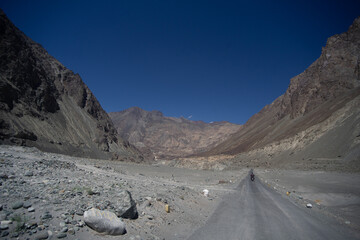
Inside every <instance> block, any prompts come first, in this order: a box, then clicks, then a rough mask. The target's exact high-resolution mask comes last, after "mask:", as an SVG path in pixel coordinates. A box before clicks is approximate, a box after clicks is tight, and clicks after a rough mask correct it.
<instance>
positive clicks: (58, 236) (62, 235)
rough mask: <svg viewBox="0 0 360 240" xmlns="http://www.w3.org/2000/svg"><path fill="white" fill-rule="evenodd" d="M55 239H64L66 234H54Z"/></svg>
mask: <svg viewBox="0 0 360 240" xmlns="http://www.w3.org/2000/svg"><path fill="white" fill-rule="evenodd" d="M56 237H57V238H66V237H67V235H66V233H63V232H61V233H58V234H56Z"/></svg>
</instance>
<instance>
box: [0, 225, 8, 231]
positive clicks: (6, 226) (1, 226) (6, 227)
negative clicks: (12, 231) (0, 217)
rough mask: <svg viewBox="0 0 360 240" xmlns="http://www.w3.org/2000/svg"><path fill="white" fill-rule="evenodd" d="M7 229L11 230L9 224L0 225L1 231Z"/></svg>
mask: <svg viewBox="0 0 360 240" xmlns="http://www.w3.org/2000/svg"><path fill="white" fill-rule="evenodd" d="M6 229H9V225H8V224H1V225H0V230H1V231H2V230H6Z"/></svg>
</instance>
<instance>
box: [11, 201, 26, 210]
mask: <svg viewBox="0 0 360 240" xmlns="http://www.w3.org/2000/svg"><path fill="white" fill-rule="evenodd" d="M23 205H24V202H22V201H18V202H15V203H14V204H13V205H12V209H19V208H21V207H22V206H23Z"/></svg>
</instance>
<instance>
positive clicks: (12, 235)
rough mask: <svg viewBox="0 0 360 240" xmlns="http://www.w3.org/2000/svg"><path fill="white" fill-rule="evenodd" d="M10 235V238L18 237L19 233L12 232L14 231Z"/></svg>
mask: <svg viewBox="0 0 360 240" xmlns="http://www.w3.org/2000/svg"><path fill="white" fill-rule="evenodd" d="M11 237H12V238H17V237H19V233H17V232H14V233H12V234H11Z"/></svg>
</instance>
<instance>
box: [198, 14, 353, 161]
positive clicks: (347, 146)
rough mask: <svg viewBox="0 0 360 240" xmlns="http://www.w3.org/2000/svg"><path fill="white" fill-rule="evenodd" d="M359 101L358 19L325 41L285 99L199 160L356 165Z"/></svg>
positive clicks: (283, 96)
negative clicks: (279, 158) (320, 160)
mask: <svg viewBox="0 0 360 240" xmlns="http://www.w3.org/2000/svg"><path fill="white" fill-rule="evenodd" d="M359 95H360V18H357V19H356V20H355V21H354V23H353V24H352V26H351V27H350V28H349V30H348V31H347V32H345V33H342V34H339V35H335V36H332V37H330V38H329V39H328V41H327V44H326V46H325V47H323V49H322V53H321V56H320V57H319V58H318V59H317V60H316V61H315V62H314V63H312V64H311V65H310V66H309V67H308V69H306V70H305V71H304V72H303V73H301V74H300V75H298V76H296V77H294V78H292V79H291V81H290V85H289V87H288V89H287V91H286V92H285V94H284V95H282V96H280V97H278V98H277V99H276V100H275V101H274V102H273V103H271V104H270V105H267V106H265V107H264V108H263V109H262V110H261V111H260V112H259V113H257V114H255V115H254V116H253V117H251V118H250V119H249V120H248V121H247V122H246V124H245V125H244V126H243V127H242V128H241V129H240V130H239V131H238V132H237V133H235V134H233V135H232V136H231V137H230V138H229V139H227V140H226V141H224V142H222V143H221V144H219V145H218V146H216V147H215V148H213V149H211V150H210V151H207V152H205V153H203V154H201V155H200V156H214V155H230V156H234V155H237V156H238V157H237V158H236V159H237V161H241V159H248V160H249V159H252V160H253V161H258V162H261V161H265V160H267V158H266V157H269V158H268V159H271V158H270V157H271V156H274V155H277V154H283V153H284V152H288V153H290V154H291V155H293V156H291V157H294V156H295V155H297V156H298V159H307V158H313V157H315V158H319V157H326V158H338V157H340V156H342V157H344V158H345V156H349V158H351V159H357V160H360V157H359V156H360V150H359V149H360V146H359V143H360V120H359V118H360V96H359ZM288 153H287V154H288ZM296 153H297V154H296ZM300 153H301V154H300ZM264 156H266V157H264ZM260 158H261V159H263V160H260ZM285 158H289V155H287V157H285ZM284 161H285V160H284Z"/></svg>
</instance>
